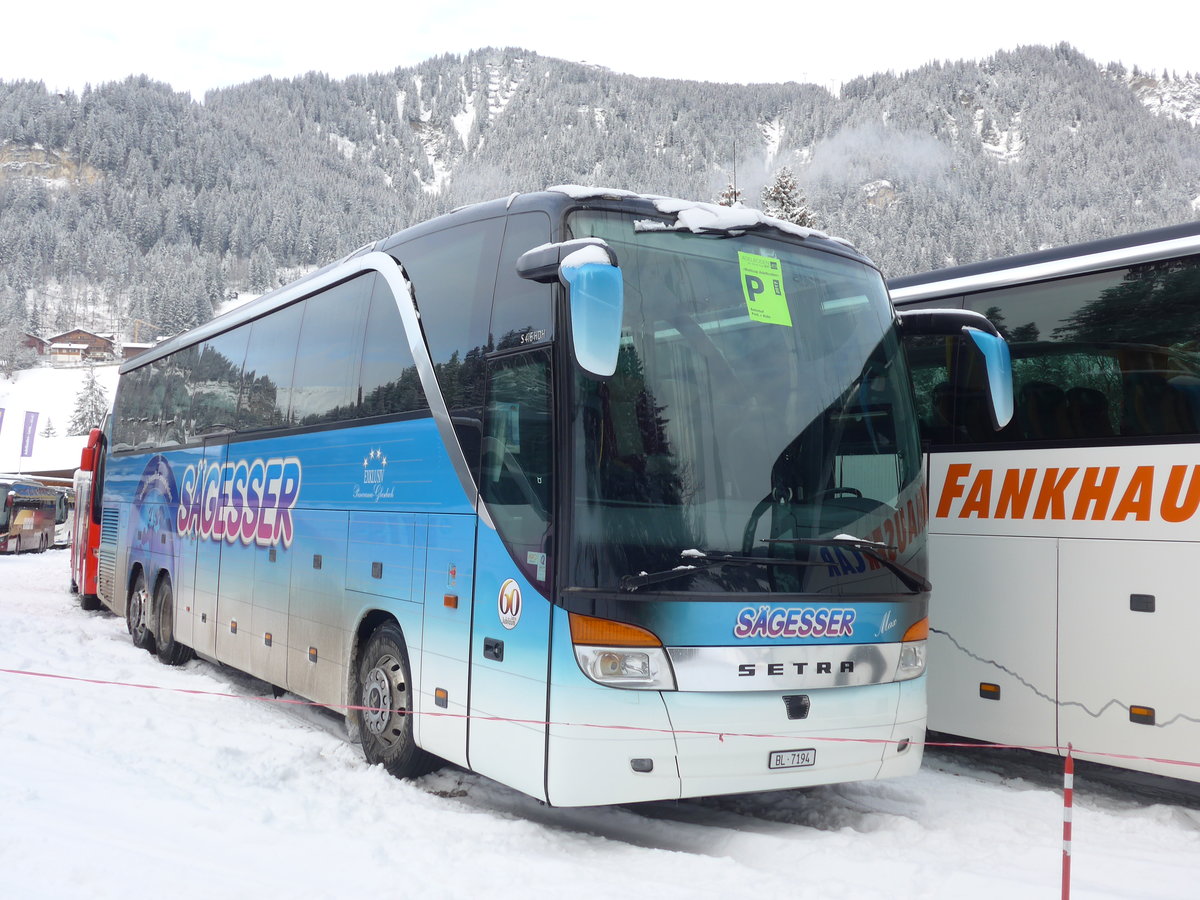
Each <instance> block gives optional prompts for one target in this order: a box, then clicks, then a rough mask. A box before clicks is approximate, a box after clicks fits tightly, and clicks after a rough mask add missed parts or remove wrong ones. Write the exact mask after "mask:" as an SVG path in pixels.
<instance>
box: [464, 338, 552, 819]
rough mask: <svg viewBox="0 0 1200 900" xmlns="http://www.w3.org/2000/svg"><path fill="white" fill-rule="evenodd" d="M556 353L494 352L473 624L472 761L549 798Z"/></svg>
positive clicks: (481, 475)
mask: <svg viewBox="0 0 1200 900" xmlns="http://www.w3.org/2000/svg"><path fill="white" fill-rule="evenodd" d="M550 385H551V380H550V356H549V353H548V352H547V351H545V350H534V351H531V352H528V353H522V354H519V355H515V356H508V357H503V358H501V359H498V360H494V361H492V362H491V364H490V366H489V372H488V397H487V408H486V410H485V413H484V431H483V433H484V439H483V454H482V464H481V466H480V473H479V486H480V497H481V498H482V501H483V504H484V506H485V507H486V511H487V514H488V516H489V517H490V518H491V521H492V524H491V525H489V524H488V523H486V522H480V525H479V536H478V543H477V547H478V549H477V553H476V561H475V612H474V618H473V620H472V629H471V637H472V640H471V730H470V764H471V768H473V769H475V770H476V771H478V772H480V773H482V774H484V775H488V776H491V777H494V778H496V779H498V780H500V781H503V782H505V783H506V784H510V785H513V786H514V787H516V788H517V789H519V790H522V791H525V792H526V793H528V794H531V795H533V796H535V797H541V798H543V799H544V798H545V796H546V788H545V760H546V715H547V674H548V669H549V644H550V612H551V610H550V601H549V600H548V599H546V596H545V595H548V594H549V590H550V589H549V586H550V585H551V584H552V560H551V558H550V554H549V550H550V546H551V538H552V531H551V522H552V509H553V494H552V490H551V485H552V484H553V458H554V457H553V446H554V442H553V441H554V435H553V428H552V417H551V414H550V410H551V409H552V405H551V402H550V400H551V394H550Z"/></svg>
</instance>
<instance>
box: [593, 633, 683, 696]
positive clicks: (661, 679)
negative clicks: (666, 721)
mask: <svg viewBox="0 0 1200 900" xmlns="http://www.w3.org/2000/svg"><path fill="white" fill-rule="evenodd" d="M575 659H576V660H577V661H578V662H579V668H580V669H582V670H583V674H584V675H586V676H587V677H588V678H590V679H592V681H594V682H596V683H597V684H606V685H609V686H610V687H623V688H634V689H640V690H648V691H673V690H675V674H674V672H673V671H672V670H671V662H670V660H668V659H667V654H666V651H665V650H663V648H662V647H639V648H637V649H631V648H629V647H587V646H582V645H579V644H576V645H575Z"/></svg>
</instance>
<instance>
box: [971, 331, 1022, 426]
mask: <svg viewBox="0 0 1200 900" xmlns="http://www.w3.org/2000/svg"><path fill="white" fill-rule="evenodd" d="M962 333H963V336H964V337H967V338H970V340H969V341H968V342H967V343H968V345H969V346H974V347H975V348H976V349H977V350H978V351H979V352H980V353H981V354H983V375H984V379H985V380H986V381H987V393H988V399H989V400H991V402H990V403H989V404H988V410H989V411H990V412H991V414H992V427H993V428H994V429H996V430H997V431H999V430H1000V429H1001V428H1003V427H1004V426H1005V425H1007V424H1008V423H1009V422H1011V421H1012V417H1013V377H1012V357H1011V356H1010V355H1009V352H1008V344H1007V343H1006V342H1005V340H1004V338H1002V337H1000V335H998V334H989V333H988V332H986V331H980V330H979V329H978V328H971V327H970V326H965V327H964V328H963V330H962Z"/></svg>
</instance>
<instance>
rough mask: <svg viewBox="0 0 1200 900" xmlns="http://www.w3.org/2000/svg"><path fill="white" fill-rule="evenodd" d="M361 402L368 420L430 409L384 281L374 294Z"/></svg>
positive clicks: (377, 282)
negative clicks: (373, 417)
mask: <svg viewBox="0 0 1200 900" xmlns="http://www.w3.org/2000/svg"><path fill="white" fill-rule="evenodd" d="M401 302H404V303H407V302H409V301H408V298H402V300H401ZM357 399H358V414H359V415H360V416H363V417H366V418H370V417H371V416H387V415H394V414H396V413H406V412H419V411H421V410H426V409H428V408H429V401H428V400H426V399H425V391H424V389H423V388H422V387H421V378H420V376H419V375H418V374H417V367H416V364H415V363H414V362H413V358H412V352H411V351H410V350H409V343H408V337H407V335H405V333H404V322H403V321H402V320H401V318H400V310H399V308H398V307H397V306H396V298H395V297H393V296H392V291H391V288H390V287H388V283H387V282H386V281H385V280H384V279H382V278H377V279H376V280H375V286H374V289H373V290H372V292H371V298H370V312H369V313H368V314H367V328H366V333H365V335H364V337H363V346H362V367H361V368H360V370H359V377H358V398H357Z"/></svg>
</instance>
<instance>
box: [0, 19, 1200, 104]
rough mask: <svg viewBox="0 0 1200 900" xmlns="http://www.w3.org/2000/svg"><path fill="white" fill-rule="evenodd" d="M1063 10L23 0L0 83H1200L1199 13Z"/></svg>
mask: <svg viewBox="0 0 1200 900" xmlns="http://www.w3.org/2000/svg"><path fill="white" fill-rule="evenodd" d="M1066 6H1068V4H1059V3H1055V2H1053V0H1049V2H1048V0H1006V2H1002V3H999V4H972V3H964V2H961V0H910V2H908V3H902V2H895V0H892V2H882V0H863V2H850V3H846V2H840V3H828V2H826V3H817V4H807V3H802V2H797V0H787V2H777V0H759V2H757V3H752V4H739V3H722V4H719V5H716V6H714V5H713V4H711V3H707V2H703V0H690V2H687V3H684V2H679V0H657V2H655V0H604V2H599V3H570V2H565V3H564V2H562V0H553V2H551V0H522V2H519V3H515V2H514V3H501V2H497V0H458V2H450V3H443V2H441V0H432V2H430V3H428V4H427V5H425V6H422V5H420V4H419V2H413V0H407V2H399V3H390V4H389V3H383V4H379V3H372V4H363V3H344V2H343V3H336V4H320V5H316V6H314V5H313V4H310V3H305V2H303V0H299V2H297V0H292V2H289V3H287V4H275V3H260V2H255V0H236V2H235V0H200V2H198V3H182V4H181V3H164V2H161V0H158V2H145V0H112V2H108V3H98V2H95V0H88V2H81V0H59V2H55V3H52V4H35V3H31V2H18V3H10V4H7V8H6V9H5V11H4V13H3V16H2V17H0V79H4V80H14V79H19V78H25V79H34V80H41V81H45V83H46V86H47V87H49V88H52V89H57V90H65V89H70V90H74V91H76V92H78V91H80V90H81V89H82V88H83V86H84V84H87V83H91V84H94V85H95V84H100V83H102V82H105V81H111V80H114V79H122V78H124V77H126V76H127V75H131V74H143V73H144V74H147V75H149V76H151V77H152V78H154V79H156V80H158V81H165V82H167V83H169V84H171V85H172V86H173V87H174V88H175V89H176V90H183V91H189V92H191V93H192V95H193V96H195V97H196V98H197V99H202V98H203V95H204V92H205V91H206V90H208V89H210V88H214V87H222V86H226V85H230V84H240V83H242V82H245V81H250V80H253V79H255V78H259V77H262V76H264V75H272V76H275V77H280V78H289V77H292V76H295V75H300V74H303V73H305V72H308V71H312V70H317V71H322V72H326V73H328V74H329V75H331V76H333V77H335V78H344V77H346V76H347V75H352V74H365V73H370V72H381V71H383V72H385V71H390V70H392V69H395V68H396V67H398V66H409V65H413V64H415V63H418V62H421V61H422V60H425V59H428V58H429V57H431V56H437V55H440V54H443V53H454V54H461V53H465V52H467V51H469V50H473V49H478V48H481V47H487V46H492V47H506V46H515V47H521V48H524V49H527V50H533V51H536V52H538V53H540V54H542V55H545V56H555V57H559V58H562V59H568V60H574V61H586V62H590V63H596V64H600V65H604V66H608V67H609V68H611V69H614V70H616V71H620V72H628V73H630V74H633V75H643V76H658V77H663V78H690V79H699V80H707V81H732V82H782V81H808V82H814V83H816V84H821V85H824V86H826V87H828V88H831V89H836V88H837V86H838V85H839V84H841V83H842V82H844V81H847V80H849V79H851V78H854V77H855V76H857V75H869V74H872V73H874V72H881V71H887V70H892V71H895V72H897V73H899V72H903V71H907V70H909V69H914V68H917V67H919V66H921V65H924V64H925V63H927V62H930V61H932V60H958V59H980V58H983V57H986V56H989V55H991V54H992V53H994V52H996V51H997V50H1004V49H1012V48H1013V47H1017V46H1020V45H1024V44H1048V45H1053V44H1057V43H1059V42H1062V41H1066V42H1068V43H1070V44H1072V45H1073V46H1075V47H1076V49H1078V50H1080V51H1081V52H1083V53H1084V54H1085V55H1087V56H1089V57H1090V58H1092V59H1093V60H1095V61H1096V62H1098V63H1101V64H1103V63H1107V62H1112V61H1120V62H1123V63H1125V64H1126V65H1127V66H1129V67H1132V66H1134V65H1138V66H1140V67H1142V68H1143V69H1149V70H1153V71H1162V70H1176V71H1178V72H1179V74H1183V73H1184V72H1185V71H1192V72H1195V73H1200V49H1197V46H1198V45H1197V43H1196V38H1195V26H1196V24H1197V23H1198V21H1200V15H1198V14H1197V12H1196V6H1195V5H1194V2H1185V0H1164V2H1159V3H1156V4H1153V5H1146V6H1121V7H1119V8H1118V7H1114V6H1112V5H1110V4H1093V5H1090V6H1088V5H1085V6H1084V7H1076V11H1075V12H1069V11H1067V10H1066V9H1064V8H1063V7H1066ZM1070 6H1074V4H1070ZM318 10H319V12H318ZM1142 12H1144V14H1143V15H1139V13H1142Z"/></svg>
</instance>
